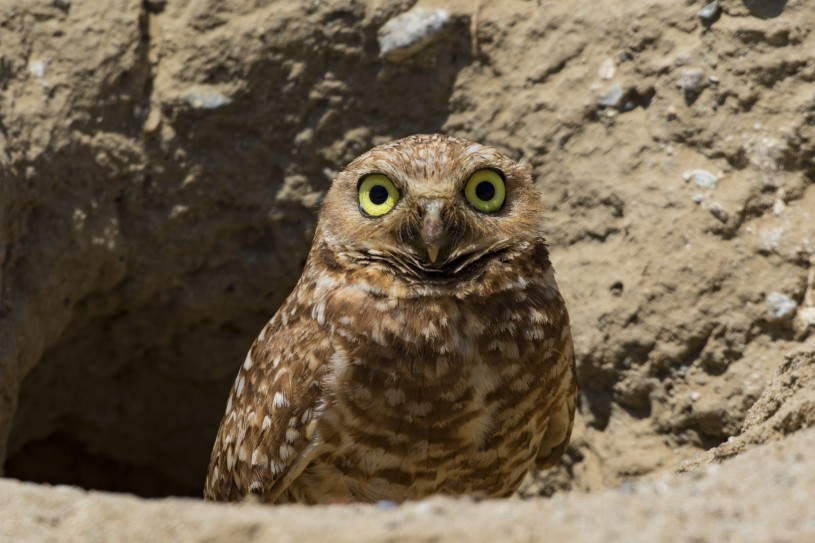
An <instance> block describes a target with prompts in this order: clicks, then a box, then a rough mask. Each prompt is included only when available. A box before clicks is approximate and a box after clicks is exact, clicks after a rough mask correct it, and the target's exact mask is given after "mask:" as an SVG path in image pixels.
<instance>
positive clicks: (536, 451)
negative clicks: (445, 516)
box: [204, 135, 576, 504]
mask: <svg viewBox="0 0 815 543" xmlns="http://www.w3.org/2000/svg"><path fill="white" fill-rule="evenodd" d="M542 212H543V205H542V201H541V198H540V196H539V194H538V192H537V191H536V190H535V188H534V187H533V185H532V179H531V175H530V168H529V167H528V166H526V165H523V164H518V163H516V162H514V161H513V160H511V159H510V158H509V157H507V156H506V155H504V154H502V153H501V152H500V151H499V150H497V149H495V148H493V147H489V146H485V145H480V144H478V143H474V142H471V141H465V140H463V139H458V138H454V137H447V136H442V135H417V136H411V137H407V138H404V139H401V140H398V141H394V142H392V143H388V144H384V145H381V146H378V147H375V148H374V149H372V150H370V151H368V152H367V153H365V154H363V155H362V156H360V157H359V158H357V159H356V160H354V161H353V162H351V164H350V165H348V167H347V168H346V169H345V170H344V171H343V172H342V173H341V174H339V176H338V177H337V178H336V180H335V181H334V182H333V184H332V186H331V188H330V190H329V192H328V193H327V195H326V197H325V201H324V204H323V208H322V211H321V214H320V218H319V221H318V224H317V228H316V231H315V236H314V242H313V244H312V247H311V250H310V252H309V256H308V259H307V262H306V264H305V268H304V270H303V274H302V276H301V277H300V280H299V282H298V283H297V286H296V287H295V288H294V291H293V292H292V293H291V295H290V296H289V297H288V299H287V300H286V301H285V302H284V303H283V305H282V306H281V307H280V308H279V309H278V311H277V313H276V314H275V315H274V317H273V318H272V319H271V320H270V321H269V323H268V324H266V326H265V327H264V328H263V330H262V331H261V332H260V335H259V336H258V337H257V339H256V340H255V342H254V344H253V345H252V347H251V348H250V350H249V353H248V354H247V356H246V360H245V361H244V362H243V365H242V366H241V368H240V370H239V372H238V376H237V379H236V381H235V384H234V386H233V387H232V390H231V392H230V394H229V399H228V402H227V406H226V414H225V415H224V418H223V421H222V422H221V426H220V429H219V431H218V435H217V438H216V441H215V446H214V448H213V451H212V457H211V459H210V462H209V470H208V474H207V478H206V482H205V489H204V497H205V498H207V499H212V500H230V501H238V500H244V499H251V500H255V501H260V502H264V503H291V502H297V503H307V504H320V503H346V502H351V501H359V502H376V501H379V500H389V501H392V502H396V503H399V502H403V501H405V500H413V499H419V498H422V497H425V496H428V495H430V494H436V493H438V494H446V495H471V496H475V497H482V498H486V497H502V496H509V495H511V494H512V493H513V492H514V491H515V490H516V489H517V488H518V486H519V485H520V483H521V481H522V479H523V478H524V476H525V475H526V473H527V472H528V471H529V470H531V469H536V468H546V467H550V466H552V465H553V464H555V463H556V462H557V460H558V458H559V457H560V456H561V454H562V453H563V450H564V448H565V447H566V445H567V443H568V441H569V436H570V434H571V430H572V423H573V420H574V410H575V393H576V391H575V365H574V351H573V348H572V340H571V334H570V330H569V317H568V314H567V311H566V307H565V304H564V301H563V298H562V297H561V295H560V292H559V291H558V286H557V283H556V282H555V276H554V270H553V268H552V264H551V262H550V260H549V251H548V248H547V244H546V242H545V240H544V235H543V230H542V226H541V225H542V221H541V214H542Z"/></svg>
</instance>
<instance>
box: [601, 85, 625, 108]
mask: <svg viewBox="0 0 815 543" xmlns="http://www.w3.org/2000/svg"><path fill="white" fill-rule="evenodd" d="M622 99H623V87H622V85H620V84H619V83H615V84H614V85H612V87H611V88H610V89H608V90H607V91H606V92H605V93H604V94H603V95H602V96H600V98H599V99H598V100H597V103H598V104H600V105H601V106H603V107H620V102H622Z"/></svg>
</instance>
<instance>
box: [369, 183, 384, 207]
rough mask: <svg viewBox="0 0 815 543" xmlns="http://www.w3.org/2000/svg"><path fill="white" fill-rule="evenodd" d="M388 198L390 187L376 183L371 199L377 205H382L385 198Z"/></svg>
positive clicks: (372, 189)
mask: <svg viewBox="0 0 815 543" xmlns="http://www.w3.org/2000/svg"><path fill="white" fill-rule="evenodd" d="M387 199H388V189H386V188H385V187H383V186H382V185H374V186H373V187H371V201H372V202H373V203H375V204H376V205H381V204H384V203H385V200H387Z"/></svg>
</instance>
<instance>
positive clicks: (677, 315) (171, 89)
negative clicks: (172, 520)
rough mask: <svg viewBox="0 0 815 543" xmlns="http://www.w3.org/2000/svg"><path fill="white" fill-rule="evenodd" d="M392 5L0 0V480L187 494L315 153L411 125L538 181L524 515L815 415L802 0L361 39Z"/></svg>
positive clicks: (475, 17) (306, 237)
mask: <svg viewBox="0 0 815 543" xmlns="http://www.w3.org/2000/svg"><path fill="white" fill-rule="evenodd" d="M412 5H413V2H410V1H401V0H371V1H350V0H338V1H334V2H313V3H295V2H284V1H260V0H236V1H234V2H230V3H229V4H228V5H226V4H224V3H220V2H215V1H206V0H179V1H166V2H165V1H155V0H147V1H134V0H115V1H112V2H108V3H98V2H54V3H52V2H31V3H26V4H21V3H19V2H17V1H15V0H0V459H3V458H5V462H4V464H3V469H4V473H5V475H6V476H8V477H12V478H19V479H24V480H28V481H36V482H47V483H62V484H73V485H79V486H83V487H86V488H95V489H102V490H111V491H122V492H131V493H135V494H137V495H140V496H145V497H161V496H167V495H176V496H198V495H200V490H201V485H202V483H203V474H204V470H205V465H206V461H207V458H208V455H209V450H210V447H211V445H212V440H213V438H214V434H215V431H216V429H217V425H218V422H219V419H220V416H221V414H222V412H223V406H224V403H225V398H226V394H227V390H228V388H229V386H230V385H231V381H232V379H233V377H234V374H235V372H236V369H237V366H238V365H239V364H240V362H241V361H242V360H243V357H244V355H245V351H246V349H247V347H248V345H249V344H250V343H251V341H252V339H253V337H254V336H255V334H256V333H257V331H258V330H259V329H260V328H261V326H262V325H263V323H264V322H265V321H266V320H267V319H268V318H269V317H270V316H271V315H272V313H273V312H274V310H275V308H276V307H277V305H278V304H279V303H280V302H281V301H282V300H283V298H284V297H285V296H286V294H287V293H288V291H289V289H290V288H291V286H292V285H293V284H294V281H295V280H296V279H297V277H298V275H299V273H300V267H301V266H302V262H303V258H304V257H305V254H306V251H307V248H308V245H309V243H310V239H311V235H312V233H313V227H314V224H315V220H316V215H317V210H318V209H319V204H320V201H321V198H322V195H323V194H324V192H325V190H326V188H327V186H328V184H329V183H330V180H331V178H332V176H333V175H334V174H335V173H336V171H337V170H338V169H339V168H341V167H342V165H344V164H345V163H347V162H348V161H349V160H350V159H352V158H354V157H355V156H356V155H358V154H359V153H361V152H363V151H364V150H366V149H367V148H369V147H371V146H372V145H375V144H377V143H380V142H383V141H386V140H390V139H394V138H397V137H401V136H404V135H407V134H411V133H419V132H439V131H440V132H445V133H450V134H456V135H461V136H464V137H467V138H471V139H475V140H479V141H483V142H485V143H490V144H494V145H497V146H500V147H502V148H504V149H506V150H507V151H508V152H510V153H511V154H512V155H513V156H515V157H516V158H519V159H524V160H527V161H529V162H530V163H531V164H532V166H533V168H534V172H535V175H536V178H537V180H538V186H539V187H540V189H541V191H542V193H543V194H544V199H545V201H546V203H547V205H548V207H549V214H548V216H547V218H546V223H547V231H548V234H549V241H550V244H551V250H552V257H553V260H554V263H555V266H556V269H557V270H558V274H559V275H558V280H559V282H560V285H561V289H562V291H563V293H564V296H565V297H566V300H567V304H568V306H569V309H570V312H571V317H572V321H573V331H574V340H575V348H576V353H577V358H578V371H579V379H580V386H581V390H582V392H581V399H580V405H579V418H578V421H577V425H576V430H575V436H574V441H573V444H572V446H571V447H570V449H569V451H568V453H567V455H566V458H565V459H564V461H563V463H562V464H561V465H560V466H559V467H558V468H556V469H554V470H552V471H550V472H548V473H546V474H542V475H541V474H538V475H535V476H534V477H530V478H529V480H528V481H527V484H526V485H525V486H524V487H523V489H522V491H521V493H520V495H521V497H525V498H532V497H534V496H539V495H544V496H549V495H552V494H555V495H556V498H557V499H558V500H559V501H554V500H552V501H538V500H537V499H535V500H533V501H532V502H530V503H531V504H534V505H528V506H527V505H517V507H520V508H521V509H518V511H521V510H524V511H532V510H533V509H523V507H529V508H537V509H534V510H535V511H538V510H540V511H544V510H548V508H549V507H553V508H554V509H553V511H554V512H553V513H551V515H553V517H552V518H555V517H556V516H557V515H558V514H562V515H567V516H568V515H572V514H576V513H572V512H570V511H572V509H569V508H570V507H575V508H580V509H582V508H589V507H597V508H599V509H601V510H603V511H605V510H608V509H611V508H612V507H613V506H612V505H608V506H606V509H603V506H602V505H601V503H602V499H601V498H597V497H596V496H601V495H604V494H601V493H598V494H595V493H596V492H599V491H601V490H602V489H606V488H613V487H616V486H618V485H620V484H621V483H625V484H626V485H629V484H634V485H635V486H634V487H632V488H640V487H639V486H636V485H639V484H640V483H632V481H637V480H638V479H639V478H642V477H650V476H653V474H657V473H669V472H673V471H676V470H678V469H682V470H684V471H688V472H691V473H693V474H700V473H701V475H690V474H688V475H683V476H679V477H677V478H676V479H670V481H675V482H676V485H680V486H681V485H682V484H686V485H690V484H695V483H689V482H687V480H686V479H684V478H683V477H691V476H693V477H696V476H698V477H701V478H702V479H701V480H702V481H707V480H708V478H709V477H712V476H711V475H710V474H705V471H704V469H705V468H704V466H706V465H708V464H710V463H715V462H719V461H722V460H725V459H730V458H732V457H734V456H740V455H742V453H744V460H743V462H748V461H750V462H754V463H755V464H754V465H759V464H761V462H762V460H761V458H762V455H763V454H764V455H771V453H770V452H768V451H770V450H773V451H776V450H778V451H783V449H784V447H785V445H784V444H785V443H787V441H788V440H790V439H792V438H790V437H789V436H790V435H792V434H796V433H798V432H802V431H803V430H804V429H806V428H807V427H808V426H811V425H812V423H813V422H815V420H813V416H812V413H813V410H812V398H811V394H810V393H809V392H808V391H809V390H811V386H804V385H802V383H811V379H812V375H813V366H812V362H811V361H812V353H813V350H815V348H813V344H812V339H813V333H812V332H813V329H815V328H814V327H815V292H814V290H813V289H815V287H814V286H813V283H815V161H814V159H815V139H813V136H814V135H815V133H814V131H815V128H813V126H815V94H813V93H814V92H815V91H813V88H815V87H814V86H813V82H815V60H813V58H812V55H811V51H812V50H814V49H815V34H813V32H812V30H811V29H812V28H815V9H813V8H812V6H809V5H808V4H807V3H806V2H805V1H803V0H800V1H794V0H791V1H781V2H779V1H758V0H750V1H747V0H744V1H741V0H722V1H720V2H718V10H717V12H716V15H715V17H713V18H712V19H710V20H708V21H703V20H702V19H700V17H699V10H700V9H701V8H702V7H703V5H704V3H695V2H691V3H688V2H679V3H673V4H666V3H665V2H659V1H656V0H652V1H645V2H623V1H618V0H613V1H609V2H605V3H603V9H597V7H596V5H595V4H593V3H589V2H583V3H562V2H547V1H520V0H516V1H512V2H507V3H504V4H501V5H500V6H498V5H495V3H488V2H472V1H469V0H467V1H463V0H462V1H454V0H449V1H448V0H439V1H436V2H429V1H421V2H419V3H418V5H419V7H430V8H433V9H445V10H446V11H447V12H448V14H449V23H448V24H447V25H446V26H444V28H443V29H442V30H441V31H440V32H441V34H440V35H439V36H436V37H435V38H434V39H433V40H429V41H428V42H427V45H426V46H425V47H424V48H422V49H421V50H419V51H418V52H416V53H415V54H413V56H409V58H405V59H400V60H399V61H398V62H391V61H388V60H385V59H382V58H380V54H379V53H380V51H379V42H378V33H379V32H380V30H381V29H382V28H383V27H384V26H385V23H386V22H387V21H389V20H391V19H392V18H393V17H394V16H396V15H397V14H399V13H401V12H403V11H405V10H407V9H408V8H410V7H411V6H412ZM793 437H794V436H793ZM766 441H778V443H777V444H773V445H772V448H767V447H760V448H757V449H756V450H755V452H749V451H750V450H751V449H753V448H754V447H756V446H757V445H758V444H761V443H763V442H766ZM746 451H747V452H746ZM761 451H764V452H761ZM748 453H749V454H748ZM772 454H775V453H772ZM778 454H779V455H780V456H779V458H783V453H778ZM749 459H752V460H749ZM730 461H731V460H728V461H727V462H728V463H729V462H730ZM732 461H733V462H736V461H739V462H742V459H741V458H736V459H735V460H732ZM803 462H805V463H806V462H807V460H804V461H803ZM725 465H727V464H725ZM740 465H746V464H740ZM809 467H810V470H811V469H812V464H811V462H810V463H809ZM728 469H729V468H728ZM734 469H735V468H734ZM744 470H745V471H749V470H748V469H747V468H744ZM721 473H729V472H727V471H726V470H725V468H724V467H723V468H722V472H721ZM733 473H736V472H735V471H734V472H733ZM716 477H720V475H719V474H717V475H716ZM694 480H695V479H694ZM711 480H715V481H722V479H718V478H717V479H711ZM643 484H646V483H643ZM649 484H650V483H649ZM700 484H702V483H700ZM711 484H712V483H711ZM734 484H737V483H736V482H734ZM756 484H758V483H756ZM768 484H769V483H768ZM673 486H674V483H673V482H671V484H670V485H669V488H668V490H666V492H667V493H668V494H666V495H670V492H671V491H672V490H671V489H672V488H673ZM623 488H629V487H623ZM643 488H645V487H643ZM734 488H735V487H734ZM738 488H742V487H738ZM570 490H572V491H585V492H589V491H590V492H591V495H590V496H588V497H572V495H571V494H567V493H566V491H570ZM0 492H2V493H3V494H5V495H8V496H9V497H11V498H12V499H16V498H14V496H16V494H17V493H18V492H20V493H23V494H25V496H29V497H27V498H25V499H29V498H30V499H40V498H37V497H41V499H43V500H46V502H47V500H49V499H51V498H48V496H49V495H50V492H52V491H51V490H49V489H47V488H42V489H35V488H32V487H29V486H20V485H16V484H14V483H6V482H4V483H3V487H2V490H1V491H0ZM617 492H619V493H620V494H619V495H623V494H624V492H625V491H624V490H620V491H617ZM23 494H21V496H22V495H23ZM561 494H562V495H563V496H565V497H561V496H560V495H561ZM59 495H60V494H59V493H57V494H56V496H57V498H54V499H55V500H58V499H61V498H59V497H58V496H59ZM65 495H68V494H65ZM31 496H34V497H33V498H31ZM680 496H683V495H680V494H677V498H676V499H682V498H681V497H680ZM738 496H739V498H738V499H739V500H745V503H741V504H736V505H733V507H737V508H738V507H744V508H749V507H753V506H754V505H755V503H757V502H749V503H748V501H749V500H758V499H759V497H756V496H752V495H750V493H745V492H740V493H739V494H738ZM21 499H22V498H21ZM89 499H90V498H89ZM92 499H93V500H98V501H99V502H100V503H101V502H105V501H106V500H113V501H112V502H111V503H114V502H115V503H128V504H136V503H141V502H136V501H133V499H131V498H112V497H108V496H106V495H96V494H94V495H92ZM579 499H582V500H584V501H582V502H580V505H574V506H572V505H568V504H570V503H572V502H571V501H569V500H579ZM728 499H730V498H728ZM116 500H130V501H125V502H119V501H116ZM665 500H666V501H665V502H664V503H666V504H667V503H669V502H670V500H669V499H668V498H666V499H665ZM46 502H44V503H46ZM160 503H164V502H160ZM172 503H173V508H177V509H178V510H179V511H180V510H182V509H185V508H187V507H189V508H190V511H196V513H192V512H191V513H189V514H190V515H194V514H210V513H209V511H211V509H209V508H205V506H203V505H201V504H194V503H191V502H184V501H178V502H172ZM550 503H557V504H560V505H557V506H555V505H550ZM575 503H577V502H575ZM589 504H593V505H589ZM750 504H753V505H750ZM133 507H136V505H134V506H133ZM144 507H145V508H147V509H145V511H147V510H149V508H150V507H157V506H156V505H155V504H151V503H146V504H144ZM445 507H447V506H445ZM450 507H459V505H450ZM462 507H465V508H466V507H472V506H468V505H467V506H462ZM477 507H490V506H489V505H487V504H483V505H479V506H477ZM496 507H497V506H496ZM507 507H510V506H507ZM511 507H516V506H515V505H513V506H511ZM739 510H740V511H748V509H739ZM203 511H206V512H207V513H198V512H203ZM212 511H214V509H213V510H212ZM558 511H561V512H560V513H558ZM665 512H666V514H667V513H669V512H668V511H665ZM185 514H186V513H185ZM213 514H219V513H213ZM241 514H243V513H241ZM247 514H249V513H247ZM251 514H255V513H251ZM257 514H261V513H257ZM268 514H270V515H274V514H275V513H268ZM298 514H300V513H298ZM303 514H306V513H303ZM331 514H337V515H343V514H344V513H331ZM366 514H367V513H366ZM371 514H374V513H371ZM377 514H378V513H377ZM382 514H396V513H382ZM496 514H498V513H496ZM501 514H503V513H501ZM513 514H515V513H513ZM519 514H520V513H519ZM535 514H536V515H537V514H540V513H539V512H536V513H535ZM547 514H549V513H547ZM598 514H599V513H598ZM792 514H793V513H790V515H792ZM790 515H788V516H786V517H781V518H787V519H792V518H793V517H792V516H790ZM44 518H45V517H44ZM185 518H187V517H185ZM190 518H192V517H190ZM219 518H220V517H219ZM270 518H271V517H270ZM445 518H447V517H445ZM706 518H707V517H706ZM762 518H763V517H762ZM32 522H33V521H32ZM43 522H47V518H45V520H43ZM168 529H169V528H168ZM264 529H265V528H264ZM553 529H554V528H553ZM621 533H623V532H621ZM739 533H741V532H739ZM784 533H786V532H784ZM202 537H203V536H202ZM620 537H622V535H621V536H620ZM587 538H588V536H587ZM768 538H769V537H768ZM715 539H716V538H715V537H713V538H711V540H715ZM781 539H784V538H783V537H781Z"/></svg>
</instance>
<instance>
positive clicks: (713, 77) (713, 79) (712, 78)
mask: <svg viewBox="0 0 815 543" xmlns="http://www.w3.org/2000/svg"><path fill="white" fill-rule="evenodd" d="M707 80H708V81H710V82H711V83H713V84H714V85H718V84H719V81H721V80H720V79H719V76H717V75H711V76H710V77H708V78H707Z"/></svg>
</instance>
